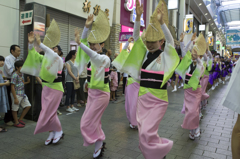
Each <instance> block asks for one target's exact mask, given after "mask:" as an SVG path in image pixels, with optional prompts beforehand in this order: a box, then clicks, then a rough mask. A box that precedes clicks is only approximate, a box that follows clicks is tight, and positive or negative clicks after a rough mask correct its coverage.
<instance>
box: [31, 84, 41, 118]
mask: <svg viewBox="0 0 240 159" xmlns="http://www.w3.org/2000/svg"><path fill="white" fill-rule="evenodd" d="M34 102H35V103H34V108H33V120H34V121H38V117H39V114H40V112H41V110H42V85H41V84H35V98H34Z"/></svg>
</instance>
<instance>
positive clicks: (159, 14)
mask: <svg viewBox="0 0 240 159" xmlns="http://www.w3.org/2000/svg"><path fill="white" fill-rule="evenodd" d="M157 11H158V14H157V20H158V21H159V22H160V24H161V25H163V24H164V20H163V16H164V12H163V3H162V7H161V9H159V8H158V10H157Z"/></svg>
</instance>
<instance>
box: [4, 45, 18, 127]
mask: <svg viewBox="0 0 240 159" xmlns="http://www.w3.org/2000/svg"><path fill="white" fill-rule="evenodd" d="M10 53H11V54H10V55H8V56H7V57H6V58H5V63H4V66H3V73H4V76H5V77H6V78H7V80H9V81H11V77H12V73H13V71H14V70H15V68H14V63H15V62H16V61H17V60H18V59H17V58H18V57H19V55H20V53H21V49H20V46H18V45H12V46H11V47H10ZM10 92H11V85H10V86H7V93H8V102H9V106H10V110H8V112H7V113H5V117H4V122H5V123H6V124H7V125H9V126H12V125H13V122H12V121H13V116H12V100H11V96H10Z"/></svg>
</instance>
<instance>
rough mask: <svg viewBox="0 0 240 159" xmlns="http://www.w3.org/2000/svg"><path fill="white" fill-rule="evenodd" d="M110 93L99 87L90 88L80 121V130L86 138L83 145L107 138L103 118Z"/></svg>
mask: <svg viewBox="0 0 240 159" xmlns="http://www.w3.org/2000/svg"><path fill="white" fill-rule="evenodd" d="M109 99H110V93H109V92H104V91H101V90H98V89H88V99H87V101H88V102H87V105H86V108H85V111H84V113H83V115H82V119H81V122H80V130H81V133H82V136H83V139H84V144H83V146H89V145H91V144H94V143H95V142H97V141H103V140H105V134H104V132H103V130H102V124H101V118H102V115H103V112H104V110H105V109H106V108H107V106H108V103H109Z"/></svg>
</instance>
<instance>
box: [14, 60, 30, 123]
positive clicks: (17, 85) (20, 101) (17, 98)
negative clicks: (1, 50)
mask: <svg viewBox="0 0 240 159" xmlns="http://www.w3.org/2000/svg"><path fill="white" fill-rule="evenodd" d="M14 66H15V72H14V73H13V74H12V80H11V92H12V93H11V96H12V101H14V102H13V104H12V114H13V119H14V126H15V127H17V128H23V127H25V123H24V122H23V118H24V117H25V115H26V114H27V112H28V111H29V109H30V108H31V104H30V102H29V100H28V97H27V96H26V94H25V92H24V85H25V84H29V83H30V78H29V77H27V82H25V81H24V77H23V74H22V73H21V72H20V70H21V68H22V66H23V61H17V62H15V64H14ZM19 105H21V106H22V108H23V112H22V114H21V116H20V118H19V119H18V116H17V112H18V109H19Z"/></svg>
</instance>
